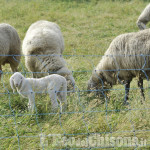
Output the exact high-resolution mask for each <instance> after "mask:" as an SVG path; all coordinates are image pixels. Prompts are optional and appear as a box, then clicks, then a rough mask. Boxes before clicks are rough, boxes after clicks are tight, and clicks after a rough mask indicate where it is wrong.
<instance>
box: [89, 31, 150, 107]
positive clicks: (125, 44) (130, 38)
mask: <svg viewBox="0 0 150 150" xmlns="http://www.w3.org/2000/svg"><path fill="white" fill-rule="evenodd" d="M145 55H146V56H145ZM147 55H150V29H146V30H142V31H139V32H133V33H127V34H122V35H119V36H118V37H116V38H115V39H114V40H113V41H112V42H111V44H110V46H109V48H108V49H107V51H106V52H105V54H104V56H103V57H102V59H101V60H100V62H99V64H98V65H97V67H96V68H95V70H94V71H93V73H92V76H91V78H90V80H89V81H88V90H91V89H94V90H99V93H100V94H102V95H103V94H105V93H106V94H107V92H108V91H106V90H105V89H109V88H111V87H112V86H113V85H116V84H117V83H122V84H124V85H125V101H124V103H125V104H127V100H128V95H129V88H130V82H131V81H132V79H133V78H134V77H138V79H139V81H138V87H139V88H140V89H141V95H142V96H143V98H144V91H143V79H145V78H146V79H147V80H148V77H149V76H150V71H149V69H148V68H150V56H147Z"/></svg>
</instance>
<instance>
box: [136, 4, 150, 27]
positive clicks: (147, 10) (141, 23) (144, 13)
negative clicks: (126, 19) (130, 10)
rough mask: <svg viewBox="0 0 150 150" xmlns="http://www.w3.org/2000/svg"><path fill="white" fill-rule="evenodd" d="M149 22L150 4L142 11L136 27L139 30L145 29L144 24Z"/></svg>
mask: <svg viewBox="0 0 150 150" xmlns="http://www.w3.org/2000/svg"><path fill="white" fill-rule="evenodd" d="M149 21H150V4H148V5H147V6H146V8H145V9H144V10H143V11H142V13H141V15H140V16H139V18H138V20H137V26H138V27H139V29H140V30H144V29H146V24H147V23H148V22H149Z"/></svg>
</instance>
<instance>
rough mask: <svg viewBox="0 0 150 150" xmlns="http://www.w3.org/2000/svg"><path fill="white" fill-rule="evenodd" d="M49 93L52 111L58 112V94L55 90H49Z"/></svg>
mask: <svg viewBox="0 0 150 150" xmlns="http://www.w3.org/2000/svg"><path fill="white" fill-rule="evenodd" d="M48 93H49V97H50V99H51V104H52V111H54V112H56V111H57V109H58V102H57V92H56V91H54V90H49V91H48Z"/></svg>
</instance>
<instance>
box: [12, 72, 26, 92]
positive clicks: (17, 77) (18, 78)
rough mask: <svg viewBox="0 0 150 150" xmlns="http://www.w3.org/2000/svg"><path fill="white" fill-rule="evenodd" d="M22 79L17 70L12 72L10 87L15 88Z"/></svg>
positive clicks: (19, 84)
mask: <svg viewBox="0 0 150 150" xmlns="http://www.w3.org/2000/svg"><path fill="white" fill-rule="evenodd" d="M23 79H24V76H23V75H22V74H21V73H19V72H16V73H14V74H13V75H12V76H11V78H10V85H11V88H12V89H13V90H14V89H15V88H20V87H21V85H22V82H23Z"/></svg>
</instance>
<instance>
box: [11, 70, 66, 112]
mask: <svg viewBox="0 0 150 150" xmlns="http://www.w3.org/2000/svg"><path fill="white" fill-rule="evenodd" d="M10 85H11V88H12V89H13V92H15V89H17V92H18V93H19V94H20V95H22V96H23V97H26V98H28V99H29V103H28V108H29V111H31V112H33V111H34V107H35V93H39V92H47V93H48V94H49V97H50V99H51V103H52V110H53V111H55V112H56V111H57V109H58V101H57V98H58V100H59V101H60V106H61V111H62V110H63V111H64V109H65V108H66V105H67V100H66V96H67V81H66V79H65V78H64V77H63V76H60V75H57V74H52V75H48V76H46V77H43V78H38V79H35V78H25V77H24V76H23V75H22V74H21V73H19V72H16V73H14V74H13V75H12V76H11V78H10Z"/></svg>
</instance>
